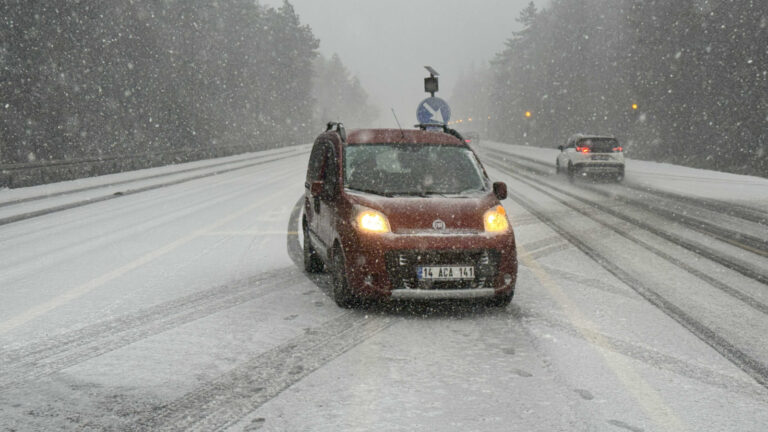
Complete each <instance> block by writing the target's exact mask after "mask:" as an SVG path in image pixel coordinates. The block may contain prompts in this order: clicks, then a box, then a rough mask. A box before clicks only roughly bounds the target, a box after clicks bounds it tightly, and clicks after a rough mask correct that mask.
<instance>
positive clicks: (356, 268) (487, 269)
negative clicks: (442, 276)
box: [343, 231, 517, 300]
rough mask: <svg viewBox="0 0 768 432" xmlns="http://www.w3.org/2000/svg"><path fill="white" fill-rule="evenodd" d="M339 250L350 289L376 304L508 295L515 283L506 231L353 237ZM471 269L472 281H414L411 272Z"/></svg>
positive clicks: (513, 253) (509, 237) (512, 253)
mask: <svg viewBox="0 0 768 432" xmlns="http://www.w3.org/2000/svg"><path fill="white" fill-rule="evenodd" d="M350 237H351V238H350V239H348V241H347V242H343V244H344V254H345V258H346V263H347V268H348V269H347V270H348V272H347V277H348V281H349V285H350V288H351V289H352V290H353V291H354V292H356V293H357V294H359V295H361V296H364V297H374V298H379V299H386V298H392V299H412V300H418V299H472V298H487V297H493V296H500V295H509V294H511V292H512V291H514V288H515V282H516V279H517V253H516V249H515V238H514V234H513V233H512V231H510V232H508V233H504V234H486V233H476V234H472V235H467V234H461V235H458V234H457V235H452V234H450V233H448V234H445V235H434V234H430V235H414V234H405V235H403V234H394V233H389V234H384V235H372V234H363V233H358V232H355V233H353V235H351V236H350ZM427 265H437V266H445V265H463V266H470V265H471V266H473V267H474V269H475V274H474V278H473V279H470V280H457V281H420V280H418V278H417V267H419V266H427Z"/></svg>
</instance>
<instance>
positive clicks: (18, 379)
mask: <svg viewBox="0 0 768 432" xmlns="http://www.w3.org/2000/svg"><path fill="white" fill-rule="evenodd" d="M302 280H306V276H304V275H303V273H302V272H301V271H298V270H297V269H296V268H294V267H287V268H284V269H280V270H277V271H270V272H267V273H263V274H260V275H257V276H253V277H250V278H247V279H244V280H240V281H236V282H233V283H230V284H227V285H224V286H217V287H213V288H210V289H206V290H203V291H199V292H196V293H193V294H190V295H187V296H184V297H179V298H176V299H174V300H171V301H168V302H165V303H161V304H158V305H156V306H152V307H149V308H146V309H143V310H139V311H137V312H134V313H131V314H128V315H124V316H120V317H117V318H114V319H111V320H107V321H102V322H98V323H95V324H91V325H89V326H86V327H84V328H82V329H79V330H75V331H72V332H68V333H64V334H61V335H56V336H55V337H54V338H51V339H47V340H44V341H41V342H38V343H33V344H29V345H25V346H22V347H19V348H15V349H11V350H4V351H3V352H2V353H0V364H2V365H3V368H2V370H1V371H0V389H3V388H5V387H8V386H13V385H14V384H17V383H22V382H24V381H28V380H33V379H36V378H40V377H43V376H46V375H50V374H53V373H55V372H58V371H61V370H63V369H66V368H68V367H71V366H74V365H77V364H79V363H82V362H84V361H86V360H88V359H91V358H94V357H98V356H100V355H102V354H105V353H108V352H110V351H114V350H117V349H119V348H122V347H124V346H127V345H130V344H132V343H134V342H137V341H140V340H142V339H146V338H148V337H151V336H153V335H156V334H159V333H162V332H165V331H167V330H171V329H173V328H176V327H179V326H181V325H184V324H187V323H190V322H193V321H195V320H198V319H201V318H205V317H207V316H209V315H212V314H215V313H217V312H220V311H223V310H226V309H229V308H232V307H235V306H238V305H240V304H243V303H246V302H249V301H252V300H255V299H257V298H260V297H263V296H266V295H268V294H271V293H273V292H277V291H278V290H280V289H283V288H284V287H285V286H286V285H291V284H295V283H298V282H301V281H302Z"/></svg>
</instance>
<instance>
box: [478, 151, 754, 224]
mask: <svg viewBox="0 0 768 432" xmlns="http://www.w3.org/2000/svg"><path fill="white" fill-rule="evenodd" d="M480 146H481V147H487V148H492V149H499V150H502V151H506V152H508V153H514V154H519V155H521V156H525V157H528V158H531V159H535V160H538V161H540V162H543V163H546V164H548V165H551V166H552V168H553V170H554V166H555V158H556V157H557V153H558V152H559V150H558V149H556V148H552V149H549V148H541V147H529V146H522V145H514V144H504V143H498V142H490V141H483V142H482V143H481V144H480ZM624 181H625V182H627V183H629V184H634V185H638V186H648V187H651V188H653V189H658V190H663V191H666V192H671V193H675V194H678V195H686V196H693V197H700V198H708V199H715V200H720V201H728V202H733V203H738V204H742V205H747V206H749V207H755V208H760V209H763V210H768V179H766V178H762V177H754V176H746V175H739V174H729V173H723V172H718V171H709V170H704V169H698V168H688V167H684V166H679V165H673V164H669V163H659V162H649V161H643V160H634V159H627V162H626V178H625V180H624Z"/></svg>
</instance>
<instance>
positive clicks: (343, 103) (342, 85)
mask: <svg viewBox="0 0 768 432" xmlns="http://www.w3.org/2000/svg"><path fill="white" fill-rule="evenodd" d="M314 68H315V85H314V92H313V95H314V98H315V102H316V110H315V116H316V120H315V124H317V125H324V124H326V123H328V122H329V121H341V122H344V124H345V125H346V126H347V127H353V128H355V127H367V126H369V124H370V123H371V122H372V121H373V120H375V119H376V117H378V115H379V113H378V110H377V109H376V107H374V106H373V105H371V104H369V103H368V94H367V93H366V92H365V90H364V89H363V87H362V86H361V85H360V81H359V80H358V79H357V77H354V76H351V75H350V73H349V71H348V70H347V68H346V67H345V66H344V64H343V63H342V62H341V59H340V58H339V56H338V55H336V54H334V55H332V56H331V58H330V59H325V58H324V57H323V56H318V57H317V59H316V60H315V63H314Z"/></svg>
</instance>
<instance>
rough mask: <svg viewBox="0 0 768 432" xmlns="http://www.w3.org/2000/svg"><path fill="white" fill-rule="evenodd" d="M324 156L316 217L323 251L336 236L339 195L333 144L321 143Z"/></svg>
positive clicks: (335, 155)
mask: <svg viewBox="0 0 768 432" xmlns="http://www.w3.org/2000/svg"><path fill="white" fill-rule="evenodd" d="M323 148H324V158H323V168H322V181H323V192H322V193H321V194H320V206H319V207H320V212H319V217H318V225H319V229H318V235H319V237H320V241H321V243H322V248H323V253H326V256H327V251H328V248H330V247H331V246H333V240H334V239H335V238H336V217H337V215H338V210H337V208H336V202H337V198H338V196H339V187H340V185H339V159H338V154H337V152H336V149H335V148H334V145H333V143H332V142H330V141H326V142H325V143H324V145H323Z"/></svg>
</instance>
